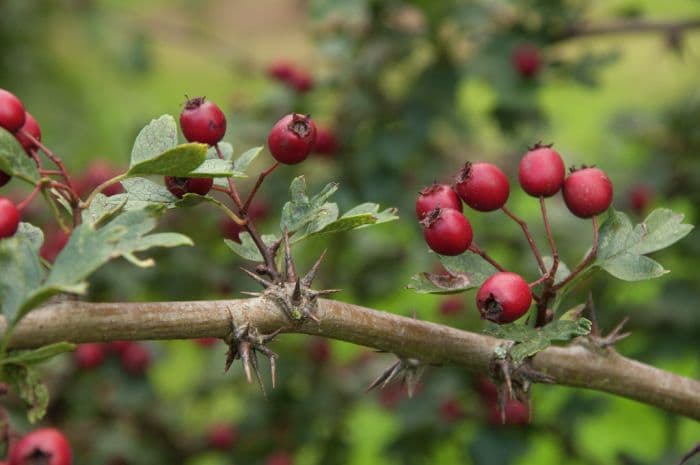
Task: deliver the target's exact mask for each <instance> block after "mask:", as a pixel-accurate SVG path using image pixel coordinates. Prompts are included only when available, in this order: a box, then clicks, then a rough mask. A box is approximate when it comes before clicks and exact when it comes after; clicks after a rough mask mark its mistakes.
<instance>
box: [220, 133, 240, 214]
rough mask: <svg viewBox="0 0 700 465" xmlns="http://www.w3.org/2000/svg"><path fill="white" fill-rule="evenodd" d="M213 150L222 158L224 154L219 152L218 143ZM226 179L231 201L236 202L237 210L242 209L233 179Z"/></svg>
mask: <svg viewBox="0 0 700 465" xmlns="http://www.w3.org/2000/svg"><path fill="white" fill-rule="evenodd" d="M214 150H216V155H217V156H218V157H219V158H220V159H222V160H224V154H223V153H222V152H221V149H220V148H219V144H215V145H214ZM226 179H227V181H228V188H229V190H230V191H231V192H229V195H230V196H231V200H233V203H234V204H236V207H238V209H239V210H241V211H242V210H243V203H242V202H241V197H240V195H238V189H236V183H234V182H233V179H231V178H226Z"/></svg>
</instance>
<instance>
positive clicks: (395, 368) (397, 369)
mask: <svg viewBox="0 0 700 465" xmlns="http://www.w3.org/2000/svg"><path fill="white" fill-rule="evenodd" d="M402 368H403V363H401V361H400V360H399V361H398V362H396V363H394V364H393V365H392V366H391V368H389V375H388V376H387V377H386V379H385V380H384V383H382V389H384V388H385V387H387V385H388V384H389V383H390V382H392V381H393V380H394V379H395V378H396V377H397V376H398V375H399V373H401V369H402Z"/></svg>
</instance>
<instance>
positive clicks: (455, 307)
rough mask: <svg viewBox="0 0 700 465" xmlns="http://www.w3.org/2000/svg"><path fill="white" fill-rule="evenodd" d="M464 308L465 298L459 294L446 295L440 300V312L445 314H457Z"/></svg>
mask: <svg viewBox="0 0 700 465" xmlns="http://www.w3.org/2000/svg"><path fill="white" fill-rule="evenodd" d="M463 310H464V299H462V297H460V296H458V295H453V296H449V297H445V298H443V299H442V300H441V301H440V313H442V314H443V315H445V316H448V315H456V314H458V313H461V312H462V311H463Z"/></svg>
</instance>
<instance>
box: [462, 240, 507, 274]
mask: <svg viewBox="0 0 700 465" xmlns="http://www.w3.org/2000/svg"><path fill="white" fill-rule="evenodd" d="M469 251H470V252H473V253H475V254H477V255H479V256H480V257H481V258H483V259H484V260H486V261H487V262H489V263H490V264H491V265H493V267H494V268H496V269H497V270H498V271H506V269H505V268H504V267H502V266H501V265H500V264H499V263H498V262H497V261H496V260H494V259H493V258H492V257H491V256H490V255H489V254H487V253H486V252H484V251H483V250H481V249H480V248H479V247H478V246H477V245H476V244H474V243H472V244H471V245H470V246H469Z"/></svg>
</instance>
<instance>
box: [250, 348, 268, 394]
mask: <svg viewBox="0 0 700 465" xmlns="http://www.w3.org/2000/svg"><path fill="white" fill-rule="evenodd" d="M250 361H251V363H252V365H253V371H254V372H255V378H256V379H257V380H258V385H259V386H260V390H261V391H262V393H263V396H264V397H265V399H267V392H265V384H264V383H263V380H262V376H260V368H259V366H258V355H257V353H256V352H255V351H253V356H252V357H250Z"/></svg>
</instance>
